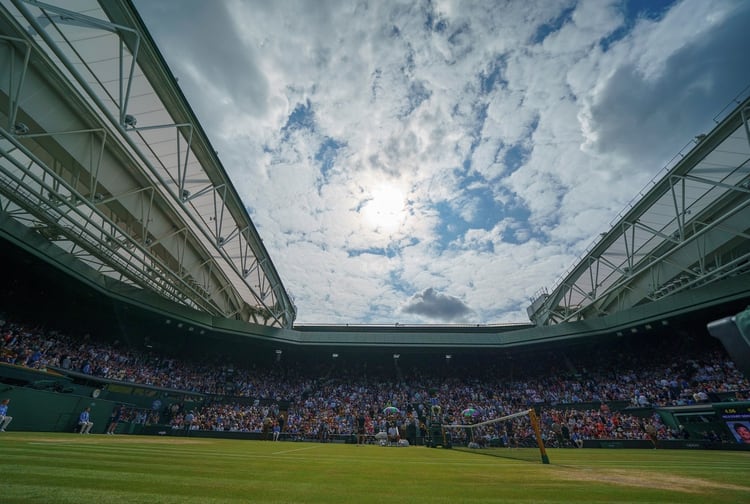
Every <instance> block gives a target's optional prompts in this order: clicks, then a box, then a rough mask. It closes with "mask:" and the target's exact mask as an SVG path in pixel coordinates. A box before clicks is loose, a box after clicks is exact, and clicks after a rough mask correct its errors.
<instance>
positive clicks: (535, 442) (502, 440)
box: [442, 409, 549, 464]
mask: <svg viewBox="0 0 750 504" xmlns="http://www.w3.org/2000/svg"><path fill="white" fill-rule="evenodd" d="M442 432H443V438H444V439H450V446H451V447H452V448H454V449H457V450H468V451H472V452H478V453H482V454H486V455H494V456H498V457H508V458H514V459H521V460H529V461H541V463H543V464H549V457H548V456H547V450H546V449H545V447H544V442H543V441H542V434H541V431H540V429H539V418H538V417H537V415H536V412H535V411H534V410H533V409H528V410H524V411H519V412H518V413H513V414H511V415H506V416H503V417H499V418H493V419H492V420H486V421H484V422H474V421H473V418H472V417H469V418H467V423H463V424H449V425H443V426H442Z"/></svg>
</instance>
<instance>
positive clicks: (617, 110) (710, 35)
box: [590, 3, 750, 169]
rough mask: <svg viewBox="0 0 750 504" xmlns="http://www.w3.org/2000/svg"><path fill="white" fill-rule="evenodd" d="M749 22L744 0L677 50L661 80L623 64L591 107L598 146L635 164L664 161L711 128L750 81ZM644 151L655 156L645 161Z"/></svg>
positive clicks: (650, 167) (749, 4)
mask: <svg viewBox="0 0 750 504" xmlns="http://www.w3.org/2000/svg"><path fill="white" fill-rule="evenodd" d="M748 25H750V3H745V4H744V6H742V7H739V8H737V10H736V11H735V12H734V13H733V15H731V16H727V18H726V20H725V22H724V23H723V24H721V25H717V26H716V27H714V28H713V29H712V30H709V31H707V32H706V33H705V35H704V36H703V38H701V39H699V40H697V41H695V42H693V43H691V44H688V45H686V46H684V47H682V48H681V49H680V50H678V51H676V52H675V53H674V54H672V55H671V56H670V58H669V59H668V60H667V61H666V62H665V67H664V69H663V71H661V72H660V74H659V76H658V77H657V78H647V77H646V76H644V75H643V73H642V72H640V71H639V69H637V68H636V67H634V66H632V65H630V66H625V67H622V68H620V69H619V70H618V71H617V72H616V73H615V74H614V75H613V76H612V78H611V79H609V81H608V83H607V85H606V87H605V88H604V90H603V92H602V93H601V94H600V95H599V99H598V101H597V103H595V104H594V105H593V106H592V108H591V111H590V112H591V119H592V126H593V128H592V129H593V130H594V131H596V133H597V141H596V142H595V144H594V147H595V149H596V150H597V151H598V152H601V153H607V154H619V155H621V156H623V157H625V158H629V159H631V160H633V161H634V162H638V161H645V162H648V161H662V160H666V159H669V158H671V157H672V155H674V154H675V148H674V146H675V145H678V144H679V145H683V144H684V143H685V141H686V139H689V138H692V137H693V136H695V135H698V134H700V133H705V132H706V131H708V130H710V129H712V128H713V126H714V124H713V123H712V122H711V118H712V117H713V116H714V114H716V112H717V111H719V110H721V109H722V107H724V106H725V105H727V103H728V102H729V100H730V99H731V98H733V97H734V96H736V95H737V94H738V93H739V92H740V91H742V87H741V86H738V82H739V83H744V85H748V84H750V65H748V64H747V54H746V53H745V51H744V50H742V48H743V47H746V46H747V43H748V41H750V38H749V37H748V30H747V27H748ZM644 153H649V155H650V159H641V156H642V155H643V154H644ZM634 164H635V163H634ZM644 168H648V169H652V168H653V166H645V167H644Z"/></svg>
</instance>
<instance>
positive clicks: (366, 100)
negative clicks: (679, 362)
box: [134, 0, 750, 324]
mask: <svg viewBox="0 0 750 504" xmlns="http://www.w3.org/2000/svg"><path fill="white" fill-rule="evenodd" d="M134 3H135V5H136V8H137V9H138V11H139V13H140V14H141V17H142V18H143V20H144V22H145V24H146V26H147V28H148V30H149V32H150V33H151V35H152V37H153V38H154V40H155V41H156V43H157V45H158V47H159V48H160V50H161V52H162V55H163V56H164V58H165V60H166V62H167V64H168V66H169V67H170V69H171V71H172V73H173V74H174V75H175V77H177V79H178V82H179V85H180V88H181V89H182V91H183V93H184V94H185V96H186V98H187V100H188V102H189V104H190V106H191V107H192V109H193V111H194V112H195V114H196V116H197V117H198V120H199V121H200V123H201V125H202V126H203V129H204V130H205V131H206V132H207V135H208V137H209V140H210V141H211V143H212V145H213V147H214V148H215V149H216V150H217V151H218V154H219V159H220V160H221V162H222V164H223V166H224V168H225V170H226V171H227V173H228V174H229V176H230V178H231V180H232V182H233V183H234V185H235V187H236V189H237V191H238V193H239V195H240V196H241V198H242V199H243V202H244V203H245V205H246V207H247V210H248V213H249V215H250V217H251V219H252V220H253V223H254V224H255V226H256V228H257V229H258V232H259V233H260V236H261V238H262V239H263V242H264V245H265V247H266V249H267V250H268V252H269V254H270V256H271V259H272V261H273V263H274V265H275V267H276V269H277V271H278V273H279V275H280V277H281V279H282V282H283V284H284V286H285V288H286V290H287V292H288V293H289V295H290V296H291V298H292V299H293V301H294V304H295V305H296V307H297V319H296V323H297V324H504V323H522V322H528V315H527V312H526V308H527V307H528V306H529V304H530V303H531V300H532V299H533V298H534V297H535V296H536V295H538V293H539V292H540V291H541V290H542V289H548V290H550V291H551V290H552V289H553V288H554V287H555V286H556V285H557V283H558V282H559V281H560V277H561V275H562V274H563V273H565V272H566V271H567V270H568V269H569V268H571V267H572V266H573V265H574V264H576V263H577V262H578V261H579V259H580V257H581V254H583V253H584V252H585V250H586V248H587V247H588V246H590V245H591V244H592V242H593V241H594V240H595V239H596V238H598V236H599V235H600V233H603V232H606V231H608V230H609V229H610V228H611V226H612V224H613V222H614V219H615V218H616V216H617V215H618V213H619V212H620V211H622V210H623V209H624V208H625V207H626V206H627V205H628V203H629V202H631V201H632V200H633V199H634V198H636V197H637V195H638V194H639V191H641V190H642V189H643V188H644V187H645V186H647V184H648V183H649V182H650V181H651V180H652V179H653V178H654V177H657V176H660V174H662V173H663V169H664V167H665V166H666V165H667V164H668V163H669V162H670V160H671V159H672V158H674V156H675V155H677V154H678V152H679V151H680V150H681V149H683V148H684V147H685V146H688V147H689V145H690V143H691V142H692V141H693V139H694V137H695V136H696V135H699V134H701V133H705V132H708V131H710V130H711V129H712V128H713V126H714V125H715V120H716V119H715V118H716V117H717V114H720V113H721V111H722V109H724V108H725V107H726V106H727V105H729V104H730V103H731V101H732V100H733V99H734V98H735V97H737V96H738V95H739V94H740V93H742V92H743V90H746V88H747V86H748V85H750V65H748V64H747V63H748V59H747V47H748V43H749V42H750V30H748V29H747V27H748V26H750V2H747V1H744V0H683V1H657V0H631V1H625V0H614V1H608V0H591V1H571V0H559V1H558V0H538V1H529V0H524V1H514V0H509V1H506V2H501V1H494V0H484V1H462V0H455V1H454V0H444V1H443V0H433V1H429V0H414V1H401V0H371V1H356V0H342V1H338V0H331V1H328V0H315V1H312V0H299V1H286V0H274V1H270V0H263V1H251V0H234V1H230V0H221V1H211V2H206V1H203V0H181V1H179V2H176V1H172V0H135V1H134ZM731 108H732V107H730V108H729V109H727V110H725V112H724V113H726V112H728V111H729V110H731ZM721 117H722V116H721V115H719V116H718V118H721Z"/></svg>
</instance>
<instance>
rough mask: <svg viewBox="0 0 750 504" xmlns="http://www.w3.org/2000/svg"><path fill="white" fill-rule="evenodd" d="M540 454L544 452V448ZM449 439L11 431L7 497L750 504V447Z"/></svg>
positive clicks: (6, 451) (4, 441)
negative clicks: (525, 445)
mask: <svg viewBox="0 0 750 504" xmlns="http://www.w3.org/2000/svg"><path fill="white" fill-rule="evenodd" d="M537 453H538V452H537ZM549 458H550V461H551V463H550V464H549V465H544V464H540V463H532V462H526V461H521V460H513V459H508V458H498V457H488V456H482V455H480V454H478V453H466V452H463V451H458V450H446V449H442V448H425V447H415V446H413V447H408V448H384V447H379V446H365V447H358V446H356V445H344V444H317V443H292V442H277V443H273V442H268V441H230V440H215V439H203V438H201V439H191V438H179V437H144V436H104V435H91V436H85V437H83V436H79V435H76V434H47V433H18V432H6V433H3V434H0V502H2V503H3V504H6V503H15V502H40V503H71V504H81V503H84V502H85V503H108V502H113V503H114V502H116V503H123V502H144V503H150V504H156V503H216V502H253V503H256V502H257V503H305V502H310V503H313V502H320V503H339V502H342V503H349V502H351V503H357V504H364V503H371V502H372V503H414V502H426V503H489V502H523V503H535V502H546V503H553V502H554V503H594V502H597V503H598V502H601V503H613V502H614V503H616V502H638V503H657V502H663V503H675V502H679V503H693V502H695V503H700V504H706V503H709V502H710V503H732V504H736V503H741V502H750V452H720V451H692V450H684V451H681V450H672V451H666V450H605V449H584V450H575V449H566V450H549Z"/></svg>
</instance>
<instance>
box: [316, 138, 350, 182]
mask: <svg viewBox="0 0 750 504" xmlns="http://www.w3.org/2000/svg"><path fill="white" fill-rule="evenodd" d="M345 146H346V143H345V142H339V141H337V140H335V139H333V138H331V137H326V138H325V140H323V143H321V144H320V148H319V149H318V152H316V153H315V161H317V162H319V163H320V173H321V174H322V175H323V178H324V179H325V178H327V177H328V172H330V171H331V168H333V164H334V163H335V162H336V156H337V155H338V152H339V149H341V148H342V147H345Z"/></svg>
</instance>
